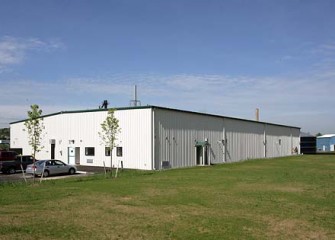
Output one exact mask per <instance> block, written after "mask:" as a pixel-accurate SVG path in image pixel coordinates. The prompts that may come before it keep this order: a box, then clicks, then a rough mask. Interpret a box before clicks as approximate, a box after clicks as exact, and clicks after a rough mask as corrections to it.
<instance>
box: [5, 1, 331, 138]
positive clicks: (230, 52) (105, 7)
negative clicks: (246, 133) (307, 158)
mask: <svg viewBox="0 0 335 240" xmlns="http://www.w3.org/2000/svg"><path fill="white" fill-rule="evenodd" d="M334 12H335V1H332V0H319V1H315V0H313V1H310V0H304V1H302V0H281V1H279V0H278V1H277V0H276V1H274V0H273V1H272V0H255V1H248V0H231V1H229V0H220V1H219V0H217V1H215V0H201V1H198V0H169V1H165V0H164V1H163V0H132V1H129V0H109V1H104V0H100V1H84V0H81V1H76V0H71V1H70V0H69V1H65V0H57V1H56V0H55V1H50V0H40V1H38V0H36V1H35V0H34V1H18V0H1V1H0V84H1V88H0V128H1V127H8V126H9V123H10V122H13V121H17V120H22V119H24V118H26V115H27V114H26V112H27V110H28V109H29V106H30V105H31V104H38V105H40V107H41V108H42V110H43V112H44V113H45V114H48V113H53V112H57V111H62V110H82V109H92V108H97V107H98V106H99V105H100V104H101V102H102V101H103V100H104V99H107V100H108V101H109V102H110V104H111V106H114V107H124V106H129V100H131V98H132V88H133V85H134V84H136V85H137V86H138V96H139V99H140V100H141V103H142V105H147V104H149V105H158V106H164V107H171V108H178V109H183V110H191V111H200V112H206V113H213V114H220V115H225V116H231V117H238V118H244V119H254V117H255V109H256V108H259V109H260V120H261V121H266V122H273V123H279V124H286V125H293V126H298V127H301V128H302V131H304V132H310V133H313V134H315V133H318V132H321V133H335V124H334V120H335V112H334V104H335V99H334V92H335V87H334V86H335V30H334V29H335V14H334Z"/></svg>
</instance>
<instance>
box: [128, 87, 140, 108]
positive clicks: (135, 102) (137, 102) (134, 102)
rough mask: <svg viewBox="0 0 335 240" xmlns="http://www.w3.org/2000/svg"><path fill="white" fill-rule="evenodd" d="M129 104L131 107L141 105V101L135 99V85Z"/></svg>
mask: <svg viewBox="0 0 335 240" xmlns="http://www.w3.org/2000/svg"><path fill="white" fill-rule="evenodd" d="M130 106H132V107H137V106H141V101H140V100H137V86H136V85H134V99H133V100H130Z"/></svg>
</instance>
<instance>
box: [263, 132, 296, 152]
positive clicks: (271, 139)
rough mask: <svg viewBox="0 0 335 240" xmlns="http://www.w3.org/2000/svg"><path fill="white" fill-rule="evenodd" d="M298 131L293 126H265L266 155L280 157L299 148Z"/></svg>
mask: <svg viewBox="0 0 335 240" xmlns="http://www.w3.org/2000/svg"><path fill="white" fill-rule="evenodd" d="M299 134H300V131H298V130H297V129H294V128H289V127H284V126H277V125H267V126H266V157H270V158H271V157H281V156H288V155H291V154H292V150H293V149H294V148H295V147H297V148H298V149H299Z"/></svg>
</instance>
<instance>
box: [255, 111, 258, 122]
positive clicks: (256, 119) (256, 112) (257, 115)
mask: <svg viewBox="0 0 335 240" xmlns="http://www.w3.org/2000/svg"><path fill="white" fill-rule="evenodd" d="M255 113H256V121H257V122H259V108H256V112H255Z"/></svg>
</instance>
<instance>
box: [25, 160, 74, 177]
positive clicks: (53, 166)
mask: <svg viewBox="0 0 335 240" xmlns="http://www.w3.org/2000/svg"><path fill="white" fill-rule="evenodd" d="M43 171H44V172H43ZM76 172H77V168H76V167H75V166H73V165H69V164H66V163H64V162H62V161H60V160H53V159H50V160H40V161H37V162H36V163H35V166H34V164H30V165H28V166H27V169H26V173H27V174H33V175H34V174H35V175H42V173H43V176H44V177H48V176H50V175H58V174H75V173H76Z"/></svg>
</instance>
